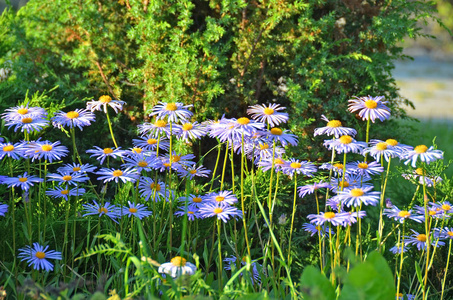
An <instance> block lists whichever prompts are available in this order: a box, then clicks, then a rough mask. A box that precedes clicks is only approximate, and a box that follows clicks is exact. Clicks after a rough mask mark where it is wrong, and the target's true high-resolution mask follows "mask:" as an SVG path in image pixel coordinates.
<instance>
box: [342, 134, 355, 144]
mask: <svg viewBox="0 0 453 300" xmlns="http://www.w3.org/2000/svg"><path fill="white" fill-rule="evenodd" d="M340 143H342V144H345V145H346V144H350V143H352V137H350V136H349V135H343V136H342V137H340Z"/></svg>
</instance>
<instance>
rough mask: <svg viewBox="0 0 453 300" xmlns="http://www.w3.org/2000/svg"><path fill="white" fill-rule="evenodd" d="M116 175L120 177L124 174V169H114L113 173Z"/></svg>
mask: <svg viewBox="0 0 453 300" xmlns="http://www.w3.org/2000/svg"><path fill="white" fill-rule="evenodd" d="M112 175H113V176H114V177H120V176H122V175H123V171H121V170H115V171H113V174H112Z"/></svg>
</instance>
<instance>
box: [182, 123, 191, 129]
mask: <svg viewBox="0 0 453 300" xmlns="http://www.w3.org/2000/svg"><path fill="white" fill-rule="evenodd" d="M192 128H193V125H192V124H191V123H185V124H184V125H182V130H184V131H188V130H192Z"/></svg>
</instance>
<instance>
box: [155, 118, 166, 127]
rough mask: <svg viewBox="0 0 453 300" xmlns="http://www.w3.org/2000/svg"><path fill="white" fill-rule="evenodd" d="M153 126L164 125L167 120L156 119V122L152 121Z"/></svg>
mask: <svg viewBox="0 0 453 300" xmlns="http://www.w3.org/2000/svg"><path fill="white" fill-rule="evenodd" d="M154 126H156V127H165V126H167V122H165V121H164V120H157V121H156V123H154Z"/></svg>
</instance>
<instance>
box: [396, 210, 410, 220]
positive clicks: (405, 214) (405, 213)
mask: <svg viewBox="0 0 453 300" xmlns="http://www.w3.org/2000/svg"><path fill="white" fill-rule="evenodd" d="M410 216H411V213H410V212H408V211H407V210H402V211H400V212H399V213H398V217H401V218H408V217H410Z"/></svg>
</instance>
